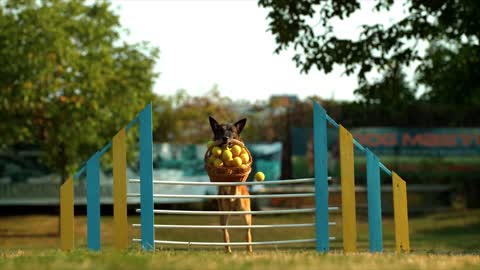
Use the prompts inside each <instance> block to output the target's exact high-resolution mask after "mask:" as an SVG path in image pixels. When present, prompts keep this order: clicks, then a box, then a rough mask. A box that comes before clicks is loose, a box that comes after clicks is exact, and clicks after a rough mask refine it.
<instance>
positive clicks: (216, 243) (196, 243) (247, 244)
mask: <svg viewBox="0 0 480 270" xmlns="http://www.w3.org/2000/svg"><path fill="white" fill-rule="evenodd" d="M329 240H335V237H329ZM133 241H134V242H141V241H142V240H141V239H136V238H134V239H133ZM316 241H317V239H315V238H309V239H296V240H280V241H263V242H250V243H249V242H230V243H228V244H227V243H225V242H186V241H167V240H155V241H154V242H155V244H166V245H187V246H227V245H228V246H250V245H252V246H258V245H280V244H298V243H315V242H316Z"/></svg>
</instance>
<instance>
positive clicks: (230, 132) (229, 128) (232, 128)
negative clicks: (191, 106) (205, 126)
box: [208, 116, 247, 145]
mask: <svg viewBox="0 0 480 270" xmlns="http://www.w3.org/2000/svg"><path fill="white" fill-rule="evenodd" d="M208 119H209V120H210V127H212V131H213V140H214V141H221V142H222V144H227V145H229V144H230V141H231V140H232V139H236V140H241V139H240V133H241V132H242V130H243V128H244V127H245V124H246V123H247V119H246V118H243V119H241V120H239V121H238V122H236V123H235V124H233V125H232V124H219V123H218V122H217V120H215V119H214V118H213V117H211V116H210V117H208Z"/></svg>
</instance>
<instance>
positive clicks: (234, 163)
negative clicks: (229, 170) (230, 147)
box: [232, 157, 242, 167]
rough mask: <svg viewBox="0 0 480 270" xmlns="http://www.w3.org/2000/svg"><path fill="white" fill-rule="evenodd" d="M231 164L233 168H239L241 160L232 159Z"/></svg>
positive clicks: (238, 158) (237, 158)
mask: <svg viewBox="0 0 480 270" xmlns="http://www.w3.org/2000/svg"><path fill="white" fill-rule="evenodd" d="M232 164H233V166H234V167H239V166H240V165H242V159H241V158H240V157H234V158H233V161H232Z"/></svg>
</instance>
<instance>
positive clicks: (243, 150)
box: [240, 147, 248, 154]
mask: <svg viewBox="0 0 480 270" xmlns="http://www.w3.org/2000/svg"><path fill="white" fill-rule="evenodd" d="M240 154H248V152H247V148H246V147H243V148H242V152H241V153H240Z"/></svg>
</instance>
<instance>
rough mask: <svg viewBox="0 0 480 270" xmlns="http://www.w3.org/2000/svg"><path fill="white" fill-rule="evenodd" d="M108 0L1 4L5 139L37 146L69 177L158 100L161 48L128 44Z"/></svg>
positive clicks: (0, 104)
mask: <svg viewBox="0 0 480 270" xmlns="http://www.w3.org/2000/svg"><path fill="white" fill-rule="evenodd" d="M122 31H123V30H122V28H121V26H120V23H119V18H118V16H117V15H115V14H114V13H113V12H112V11H111V9H110V5H109V3H107V2H104V1H100V2H95V3H92V4H86V3H85V1H82V0H69V1H63V0H44V1H35V0H31V1H29V0H22V1H20V0H10V1H6V2H4V3H3V4H0V63H2V65H0V92H1V96H2V100H1V101H0V116H1V118H2V124H1V125H0V142H1V146H2V147H7V146H11V145H15V144H19V143H31V144H36V145H39V146H40V147H41V148H42V150H43V152H44V153H45V155H44V161H45V162H46V163H48V165H50V166H51V167H52V168H54V169H55V170H56V171H57V172H58V173H60V174H61V175H62V177H65V175H66V174H67V172H72V170H73V169H75V168H76V167H77V166H78V165H79V164H80V163H81V162H84V161H86V159H87V158H88V157H89V156H90V155H92V154H93V153H95V151H98V150H99V148H100V147H102V146H103V145H104V144H106V143H107V142H108V139H110V138H111V137H112V136H113V135H114V134H115V133H116V132H117V130H118V129H120V128H121V127H123V126H125V125H126V124H127V123H128V121H129V120H130V119H132V118H133V117H134V116H135V114H136V113H138V112H139V111H140V110H141V109H142V108H143V107H144V106H145V105H146V104H147V103H148V102H149V101H150V100H151V99H152V98H153V93H152V86H153V80H154V78H155V76H156V74H155V73H154V69H153V67H154V64H155V60H156V58H157V55H158V51H157V49H156V48H153V47H150V46H149V45H148V44H133V45H131V44H126V43H123V42H122V41H121V39H120V35H121V33H122Z"/></svg>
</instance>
